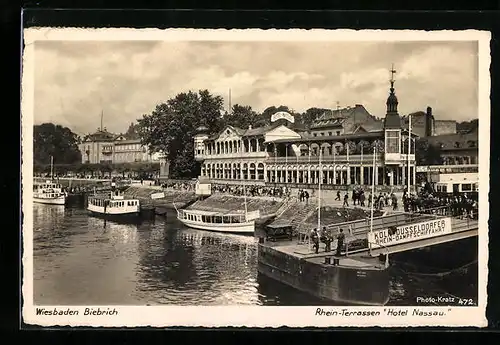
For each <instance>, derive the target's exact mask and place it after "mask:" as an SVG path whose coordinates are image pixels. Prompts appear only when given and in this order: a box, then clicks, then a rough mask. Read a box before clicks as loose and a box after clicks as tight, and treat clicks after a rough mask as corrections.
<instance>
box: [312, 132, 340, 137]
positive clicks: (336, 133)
mask: <svg viewBox="0 0 500 345" xmlns="http://www.w3.org/2000/svg"><path fill="white" fill-rule="evenodd" d="M326 133H327V132H319V133H313V136H314V137H317V136H318V134H319V136H320V137H324V136H325V134H326ZM332 135H333V132H328V136H329V137H331V136H332ZM335 135H340V131H336V132H335Z"/></svg>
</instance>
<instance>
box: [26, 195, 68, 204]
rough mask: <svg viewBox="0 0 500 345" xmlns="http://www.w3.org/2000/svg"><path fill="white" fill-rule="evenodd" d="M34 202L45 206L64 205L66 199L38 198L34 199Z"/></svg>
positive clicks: (63, 197) (62, 197) (61, 197)
mask: <svg viewBox="0 0 500 345" xmlns="http://www.w3.org/2000/svg"><path fill="white" fill-rule="evenodd" d="M33 202H35V203H37V204H45V205H64V204H66V197H65V196H60V197H57V198H37V197H33Z"/></svg>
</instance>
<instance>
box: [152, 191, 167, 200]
mask: <svg viewBox="0 0 500 345" xmlns="http://www.w3.org/2000/svg"><path fill="white" fill-rule="evenodd" d="M164 197H165V193H163V192H161V193H153V194H151V199H163V198H164Z"/></svg>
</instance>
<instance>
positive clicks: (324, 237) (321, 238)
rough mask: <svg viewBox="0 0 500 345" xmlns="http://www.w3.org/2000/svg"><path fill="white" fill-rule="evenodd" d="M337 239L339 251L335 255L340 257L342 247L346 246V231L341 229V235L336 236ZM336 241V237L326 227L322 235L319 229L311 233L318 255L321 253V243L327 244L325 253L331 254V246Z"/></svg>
mask: <svg viewBox="0 0 500 345" xmlns="http://www.w3.org/2000/svg"><path fill="white" fill-rule="evenodd" d="M336 239H337V250H336V253H335V255H337V256H340V255H342V247H343V246H344V242H345V234H344V230H343V229H340V230H339V233H338V234H337V236H336ZM333 240H334V236H333V235H332V233H331V232H330V231H328V230H327V229H326V227H323V229H322V230H321V233H319V232H318V229H317V228H314V229H313V230H312V231H311V241H312V243H313V248H314V251H315V253H316V254H318V252H319V243H320V242H323V243H324V244H325V252H330V251H331V250H332V249H331V244H332V242H333Z"/></svg>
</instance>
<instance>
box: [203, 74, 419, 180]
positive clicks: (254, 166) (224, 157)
mask: <svg viewBox="0 0 500 345" xmlns="http://www.w3.org/2000/svg"><path fill="white" fill-rule="evenodd" d="M386 105H387V112H386V115H385V118H384V119H377V118H375V117H374V116H372V115H370V114H369V113H368V111H366V109H365V108H364V107H363V106H362V105H360V104H358V105H356V106H354V107H348V108H345V109H337V110H334V111H328V112H325V113H324V114H322V115H321V116H320V117H319V118H318V119H317V120H316V121H315V123H314V124H313V125H312V126H311V127H310V128H309V129H307V130H304V129H300V128H299V127H298V126H296V125H295V124H294V122H295V121H294V118H293V116H291V115H290V114H288V113H284V112H278V113H276V114H274V115H273V117H272V118H271V122H272V124H271V125H270V126H266V127H258V128H252V127H249V128H247V129H241V128H236V127H232V126H227V127H226V128H225V129H224V130H222V131H221V132H220V133H218V134H217V135H214V136H208V135H207V133H206V128H205V127H200V128H199V129H198V134H197V135H196V136H195V138H194V140H195V145H194V146H195V158H196V159H197V160H198V161H200V163H201V176H203V177H207V178H209V179H210V180H212V181H213V182H214V183H227V184H240V183H251V184H258V185H270V186H281V185H283V186H284V185H287V186H289V187H292V188H315V187H316V186H317V185H318V183H319V182H320V180H321V182H322V184H323V186H322V188H325V189H329V188H330V189H333V188H335V189H337V188H339V187H341V186H344V187H347V186H349V185H366V186H368V185H371V184H372V182H374V183H375V185H377V186H390V187H391V188H392V189H398V187H400V189H402V188H403V187H404V186H406V185H407V183H408V179H409V182H410V184H411V185H413V184H414V183H415V174H416V169H415V145H414V139H415V137H416V135H415V134H413V133H412V134H411V139H410V136H409V132H408V130H407V129H405V128H404V125H403V123H402V119H401V117H400V116H399V114H398V99H397V97H396V94H395V89H394V80H393V79H391V87H390V93H389V97H388V98H387V102H386ZM409 140H411V141H410V142H411V145H410V152H408V141H409ZM374 161H375V165H374V164H373V163H374ZM408 172H409V173H408Z"/></svg>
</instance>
